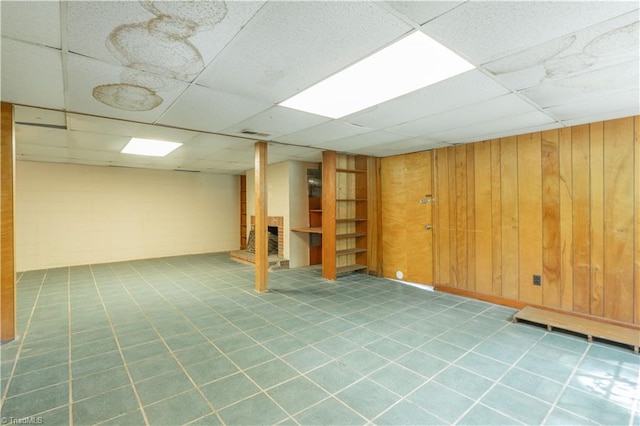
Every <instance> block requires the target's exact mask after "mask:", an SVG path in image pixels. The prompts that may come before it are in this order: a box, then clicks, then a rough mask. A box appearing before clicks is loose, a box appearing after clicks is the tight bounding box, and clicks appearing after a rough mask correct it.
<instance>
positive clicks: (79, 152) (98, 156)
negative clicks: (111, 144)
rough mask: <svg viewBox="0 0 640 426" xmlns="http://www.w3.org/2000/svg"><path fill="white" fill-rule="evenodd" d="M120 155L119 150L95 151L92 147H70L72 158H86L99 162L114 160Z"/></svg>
mask: <svg viewBox="0 0 640 426" xmlns="http://www.w3.org/2000/svg"><path fill="white" fill-rule="evenodd" d="M117 157H118V152H113V151H111V152H107V151H94V150H90V149H78V148H70V149H69V159H70V160H82V159H85V160H87V161H98V162H106V163H108V162H110V161H114V160H115V159H116V158H117Z"/></svg>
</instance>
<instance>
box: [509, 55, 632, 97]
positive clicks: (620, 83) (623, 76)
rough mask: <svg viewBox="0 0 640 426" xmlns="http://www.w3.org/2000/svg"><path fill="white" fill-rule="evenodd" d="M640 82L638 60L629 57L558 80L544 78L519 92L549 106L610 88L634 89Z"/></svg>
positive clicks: (614, 89) (592, 94) (589, 95)
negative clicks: (609, 65)
mask: <svg viewBox="0 0 640 426" xmlns="http://www.w3.org/2000/svg"><path fill="white" fill-rule="evenodd" d="M639 86H640V71H639V63H638V61H637V60H632V61H629V62H625V63H622V64H617V65H613V66H611V67H606V68H600V69H596V70H594V71H591V72H586V73H582V74H577V75H574V76H570V77H567V78H564V79H560V80H547V81H545V82H544V83H543V84H540V85H539V86H535V87H532V88H530V89H526V90H523V91H522V92H521V93H522V95H524V96H526V97H528V98H529V99H531V100H532V101H533V102H535V103H536V104H538V105H540V106H541V107H543V108H549V107H553V106H556V105H562V104H566V103H573V102H577V101H580V100H588V99H590V98H594V97H599V96H602V95H604V94H606V93H609V92H612V91H620V90H631V91H633V90H635V89H637V88H638V87H639Z"/></svg>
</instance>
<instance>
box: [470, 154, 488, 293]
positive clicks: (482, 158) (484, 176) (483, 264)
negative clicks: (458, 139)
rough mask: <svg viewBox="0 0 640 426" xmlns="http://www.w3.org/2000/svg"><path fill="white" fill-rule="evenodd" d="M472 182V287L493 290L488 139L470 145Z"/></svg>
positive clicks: (478, 289) (483, 291) (485, 290)
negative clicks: (473, 260) (473, 277)
mask: <svg viewBox="0 0 640 426" xmlns="http://www.w3.org/2000/svg"><path fill="white" fill-rule="evenodd" d="M473 145H474V148H475V152H474V156H473V159H474V161H475V167H474V174H475V177H474V182H475V200H474V204H475V229H474V232H470V234H474V253H475V275H476V280H475V289H476V291H477V292H480V293H485V294H492V293H493V271H492V264H493V244H492V243H493V229H492V219H491V208H492V199H491V172H488V170H487V169H488V168H490V167H491V165H492V161H491V141H485V142H480V143H476V144H473Z"/></svg>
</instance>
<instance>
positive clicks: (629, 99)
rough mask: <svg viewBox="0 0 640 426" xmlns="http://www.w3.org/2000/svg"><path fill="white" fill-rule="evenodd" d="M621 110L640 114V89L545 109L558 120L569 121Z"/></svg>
mask: <svg viewBox="0 0 640 426" xmlns="http://www.w3.org/2000/svg"><path fill="white" fill-rule="evenodd" d="M619 110H626V111H630V112H632V113H633V114H640V90H639V89H636V90H624V91H622V92H615V93H610V94H608V95H605V96H600V97H594V98H589V99H584V100H581V101H579V102H572V103H566V104H562V105H558V106H555V107H551V108H548V109H546V110H545V111H546V112H549V113H550V114H551V115H553V116H554V117H556V118H557V119H558V120H562V121H567V120H575V119H579V118H581V117H588V116H593V115H600V114H606V113H608V112H610V111H619Z"/></svg>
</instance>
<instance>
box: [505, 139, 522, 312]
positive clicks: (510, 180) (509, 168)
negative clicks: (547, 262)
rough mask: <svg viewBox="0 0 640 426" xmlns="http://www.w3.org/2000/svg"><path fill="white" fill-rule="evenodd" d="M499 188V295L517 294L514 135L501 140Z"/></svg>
mask: <svg viewBox="0 0 640 426" xmlns="http://www.w3.org/2000/svg"><path fill="white" fill-rule="evenodd" d="M500 151H501V154H502V155H501V157H502V158H501V163H500V178H501V180H500V190H501V195H500V198H501V201H502V211H501V217H502V297H506V298H508V299H515V300H518V298H519V291H520V286H519V278H520V277H519V266H518V264H519V258H518V244H519V240H518V227H519V212H518V141H517V138H516V137H515V136H513V137H509V138H502V139H501V141H500Z"/></svg>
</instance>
